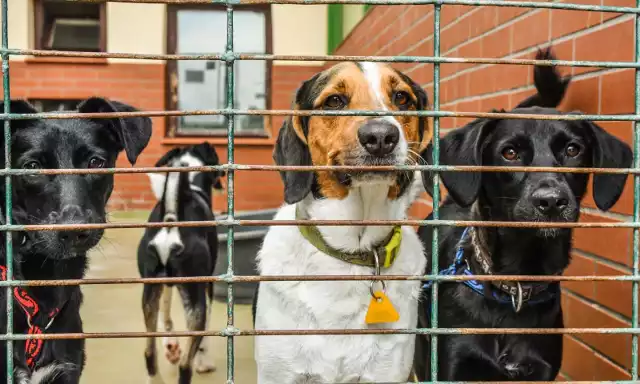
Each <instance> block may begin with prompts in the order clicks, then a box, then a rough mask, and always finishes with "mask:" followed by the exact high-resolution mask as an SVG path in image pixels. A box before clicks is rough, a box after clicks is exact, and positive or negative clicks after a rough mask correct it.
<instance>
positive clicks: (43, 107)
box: [29, 99, 81, 112]
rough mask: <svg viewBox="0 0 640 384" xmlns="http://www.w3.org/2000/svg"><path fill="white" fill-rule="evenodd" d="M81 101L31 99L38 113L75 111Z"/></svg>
mask: <svg viewBox="0 0 640 384" xmlns="http://www.w3.org/2000/svg"><path fill="white" fill-rule="evenodd" d="M80 101H81V100H66V99H30V100H29V102H30V103H31V105H33V106H34V107H36V109H37V110H38V112H59V111H73V110H74V109H76V107H77V106H78V104H80Z"/></svg>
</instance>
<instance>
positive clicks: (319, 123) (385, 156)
mask: <svg viewBox="0 0 640 384" xmlns="http://www.w3.org/2000/svg"><path fill="white" fill-rule="evenodd" d="M427 105H428V102H427V95H426V93H425V92H424V90H423V89H422V87H420V86H419V85H418V84H416V83H415V82H414V81H413V80H411V79H410V78H409V77H407V76H405V75H404V74H402V73H400V72H398V71H396V70H394V69H393V68H391V67H390V66H388V65H385V64H380V63H341V64H338V65H335V66H333V67H332V68H329V69H327V70H326V71H324V72H321V73H319V74H317V75H315V76H314V77H312V78H311V79H309V80H307V81H305V82H304V83H303V84H302V86H301V87H300V88H299V89H298V91H297V93H296V98H295V105H294V108H295V109H297V110H318V111H322V110H326V111H340V110H375V111H385V110H388V111H416V110H424V109H426V108H427ZM430 139H431V127H430V125H429V122H428V119H427V118H426V117H418V116H381V117H377V116H376V117H372V116H293V117H290V118H289V119H287V120H286V121H285V123H284V124H283V126H282V128H281V129H280V133H279V135H278V141H277V143H276V147H275V150H274V154H273V157H274V160H275V162H276V163H277V164H278V165H297V166H299V165H345V166H367V165H406V164H416V163H417V162H418V160H419V158H420V155H419V154H420V152H421V150H422V149H423V148H424V147H426V144H427V143H428V142H429V140H430ZM281 175H282V179H283V181H284V184H285V201H286V202H287V203H289V204H293V203H296V202H298V201H300V200H302V199H303V198H304V197H305V196H306V195H307V194H309V192H313V193H314V195H316V196H317V197H325V198H334V199H342V198H344V197H346V196H347V195H348V193H349V188H351V187H352V186H362V185H363V184H372V185H373V184H377V185H378V186H380V187H386V188H388V196H389V198H391V199H395V198H397V197H398V196H400V195H402V194H403V193H404V192H405V190H406V189H407V187H408V186H409V185H410V184H411V181H412V179H413V172H380V171H377V172H364V171H348V172H346V171H341V172H330V171H318V172H293V171H287V172H281Z"/></svg>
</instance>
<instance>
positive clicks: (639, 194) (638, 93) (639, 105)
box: [631, 0, 640, 380]
mask: <svg viewBox="0 0 640 384" xmlns="http://www.w3.org/2000/svg"><path fill="white" fill-rule="evenodd" d="M636 6H640V0H636ZM635 22H636V31H635V61H636V63H640V29H639V28H640V15H639V14H636V15H635ZM638 113H640V69H638V68H636V70H635V114H638ZM633 149H634V150H633V166H634V167H635V168H636V169H638V168H640V122H638V121H636V122H635V123H634V124H633ZM638 220H640V175H637V174H636V175H634V176H633V221H635V222H637V221H638ZM632 241H633V276H634V277H637V276H638V272H639V270H638V268H639V265H638V261H639V260H638V259H639V256H640V250H639V249H638V247H640V230H639V229H638V228H634V229H633V240H632ZM631 295H632V296H631V326H632V327H633V328H637V327H638V281H633V283H632V289H631ZM631 359H632V360H631V379H632V380H638V335H637V334H635V335H632V336H631Z"/></svg>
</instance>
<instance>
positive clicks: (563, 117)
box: [0, 59, 640, 143]
mask: <svg viewBox="0 0 640 384" xmlns="http://www.w3.org/2000/svg"><path fill="white" fill-rule="evenodd" d="M229 60H233V59H229ZM196 115H197V116H217V115H220V116H227V115H230V116H234V115H241V116H258V115H259V116H367V117H380V116H419V117H434V118H435V117H474V118H478V117H482V118H487V119H503V120H507V119H521V120H551V121H640V115H573V114H557V115H556V114H553V115H538V114H529V113H506V112H505V113H501V112H453V111H445V110H440V111H437V110H434V111H375V110H374V111H372V110H355V109H352V110H344V111H329V110H326V111H325V110H304V111H301V110H290V109H280V110H278V109H269V110H265V109H253V110H246V109H245V110H242V109H237V110H236V109H211V110H199V111H151V112H117V113H103V112H100V113H73V112H71V113H25V114H5V113H2V114H0V119H3V120H5V119H7V120H32V119H113V118H114V117H122V118H128V117H160V116H165V117H177V116H196ZM265 143H269V141H265Z"/></svg>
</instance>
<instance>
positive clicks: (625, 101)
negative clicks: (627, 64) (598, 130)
mask: <svg viewBox="0 0 640 384" xmlns="http://www.w3.org/2000/svg"><path fill="white" fill-rule="evenodd" d="M601 81H602V89H601V106H600V113H602V114H620V113H633V111H634V109H635V106H634V98H633V95H634V94H635V86H634V84H635V83H634V82H635V73H634V70H633V69H625V70H622V71H614V72H607V73H605V74H603V75H602V77H601Z"/></svg>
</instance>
